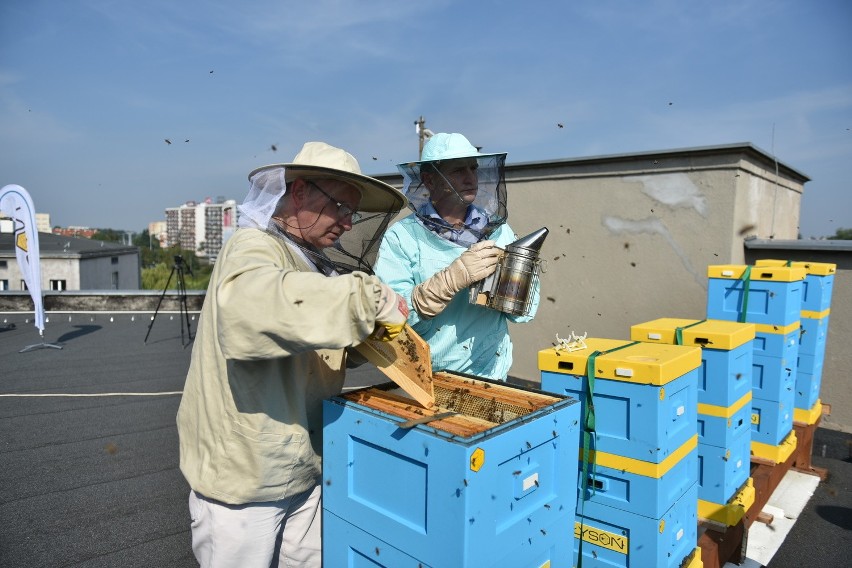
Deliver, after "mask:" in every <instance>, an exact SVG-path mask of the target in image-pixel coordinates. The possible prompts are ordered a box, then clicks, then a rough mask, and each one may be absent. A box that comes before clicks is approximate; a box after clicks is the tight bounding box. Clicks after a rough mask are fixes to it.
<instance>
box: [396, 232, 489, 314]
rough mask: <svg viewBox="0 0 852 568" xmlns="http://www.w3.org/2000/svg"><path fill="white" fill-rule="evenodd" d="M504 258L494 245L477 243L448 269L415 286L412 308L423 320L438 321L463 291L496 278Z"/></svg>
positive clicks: (483, 242) (412, 295) (487, 242)
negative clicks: (494, 274)
mask: <svg viewBox="0 0 852 568" xmlns="http://www.w3.org/2000/svg"><path fill="white" fill-rule="evenodd" d="M502 255H503V250H502V249H500V248H498V247H497V246H496V245H495V244H494V241H482V242H479V243H476V244H475V245H473V246H471V247H470V248H469V249H468V250H466V251H464V252H463V253H462V254H461V256H460V257H458V258H457V259H455V260H454V261H453V262H451V263H450V265H449V266H447V267H446V268H445V269H443V270H441V271H440V272H438V273H436V274H435V275H434V276H432V277H431V278H429V279H428V280H426V281H425V282H423V283H421V284H418V285H417V286H415V287H414V290H413V291H412V293H411V305H412V306H414V309H415V310H417V313H418V314H420V316H421V317H424V318H432V317H435V316H436V315H438V314H440V313H441V312H442V311H444V308H446V307H447V304H449V303H450V301H451V300H452V299H453V297H454V296H455V295H456V294H458V293H459V292H460V291H461V290H463V289H465V288H467V287H468V286H470V285H471V284H473V283H474V282H479V281H480V280H482V279H483V278H486V277H487V276H490V275H491V274H493V273H494V271H495V270H497V264H499V262H500V258H501V257H502Z"/></svg>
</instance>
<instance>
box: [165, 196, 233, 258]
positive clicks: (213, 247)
mask: <svg viewBox="0 0 852 568" xmlns="http://www.w3.org/2000/svg"><path fill="white" fill-rule="evenodd" d="M236 228H237V203H236V201H234V200H233V199H228V200H226V199H225V198H223V197H219V198H217V199H216V202H215V203H214V202H213V200H212V199H210V198H209V197H208V198H207V199H205V200H204V201H203V202H202V203H197V202H195V201H188V202H186V203H184V204H183V205H181V206H180V207H169V208H168V209H166V246H179V247H180V248H182V249H186V250H191V251H193V252H194V253H195V254H196V255H198V256H199V257H201V258H207V259H209V260H210V262H215V261H216V257H217V256H219V251H220V250H222V245H223V244H224V243H225V241H226V240H228V237H230V236H231V234H233V232H234V230H236Z"/></svg>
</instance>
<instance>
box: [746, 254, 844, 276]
mask: <svg viewBox="0 0 852 568" xmlns="http://www.w3.org/2000/svg"><path fill="white" fill-rule="evenodd" d="M754 265H755V266H787V261H786V260H777V259H770V258H764V259H762V260H756V261H755V262H754ZM791 266H795V267H796V268H804V269H805V272H807V273H808V274H813V275H814V276H831V275H832V274H834V273H835V272H837V265H836V264H834V263H832V262H793V263H792V264H791Z"/></svg>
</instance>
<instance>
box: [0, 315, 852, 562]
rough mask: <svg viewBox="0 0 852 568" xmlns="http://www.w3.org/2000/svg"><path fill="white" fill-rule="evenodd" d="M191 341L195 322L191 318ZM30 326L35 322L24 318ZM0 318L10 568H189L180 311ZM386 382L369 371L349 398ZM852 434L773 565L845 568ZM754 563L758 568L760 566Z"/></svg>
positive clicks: (3, 538)
mask: <svg viewBox="0 0 852 568" xmlns="http://www.w3.org/2000/svg"><path fill="white" fill-rule="evenodd" d="M190 316H191V317H192V318H193V319H192V320H191V325H192V330H193V332H194V331H195V328H196V324H197V314H194V313H192V314H190ZM27 317H29V321H26V319H27ZM150 318H151V314H150V313H147V314H126V313H122V314H109V313H105V312H101V313H73V314H68V313H59V314H56V313H54V314H48V322H47V324H46V329H45V337H44V341H45V342H46V343H50V344H58V345H61V346H62V347H63V348H62V349H61V350H59V349H53V348H38V349H34V350H32V351H28V352H25V353H20V352H19V351H20V350H21V349H23V348H25V347H27V346H29V345H40V344H41V340H40V338H39V335H38V331H37V330H36V328H35V327H34V326H33V324H32V315H31V314H29V315H28V314H20V313H18V314H2V313H0V361H2V363H0V519H2V522H0V566H2V567H7V566H8V567H13V566H14V567H21V566H85V567H113V566H122V567H135V566H139V567H141V566H146V567H150V566H157V567H161V566H163V567H165V566H169V567H184V566H186V567H190V566H197V563H196V562H195V559H194V557H193V555H192V550H191V545H190V542H191V538H190V530H189V516H188V512H187V497H188V492H189V487H188V486H187V484H186V482H185V481H184V479H183V476H182V475H181V473H180V471H179V469H178V442H177V431H176V427H175V415H176V413H177V408H178V404H179V402H180V391H181V389H182V388H183V382H184V377H185V375H186V371H187V368H188V366H189V360H190V354H191V350H192V346H191V345H187V346H186V347H184V345H182V343H188V338H187V340H185V341H183V342H182V340H181V325H180V319H179V318H178V314H173V313H168V312H160V313H158V315H157V317H156V319H155V320H154V323H153V325H151V328H150V336H149V337H148V340H147V342H145V341H144V339H145V335H146V333H147V332H148V328H149V324H150V323H151V319H150ZM381 382H386V379H385V378H384V376H383V375H382V374H381V373H379V372H378V370H377V369H376V368H375V367H372V366H371V365H364V366H363V367H361V368H359V369H355V370H352V371H350V372H349V374H348V376H347V382H346V384H347V388H353V387H358V386H366V385H369V384H375V383H381ZM851 438H852V437H850V435H849V434H843V433H840V432H833V431H829V430H823V429H819V430H818V431H817V437H816V441H815V443H814V454H815V455H814V458H813V463H814V465H816V466H819V467H825V468H828V469H829V471H830V473H831V477H830V478H829V479H828V480H827V481H825V482H822V483H820V484H819V486H818V487H817V488H816V490H815V493H814V495H813V497H812V498H810V500H809V501H808V502H807V505H806V506H805V508H804V510H803V511H802V512H801V515H800V516H799V520H798V522H796V523H795V525H794V526H793V527H792V530H791V531H790V533H789V535H788V536H787V538H786V539H785V540H784V542H783V544H782V545H781V546H780V548H779V549H778V550H777V552H776V553H775V555H774V557H773V558H772V561H771V562H770V563H769V566H770V567H772V568H776V567H777V568H781V567H787V566H820V567H832V566H847V565H848V563H847V561H848V559H849V558H850V557H852V538H850V535H852V532H850V531H852V483H850V480H852V458H850V450H852V446H850V439H851ZM751 566H758V564H755V563H752V564H751Z"/></svg>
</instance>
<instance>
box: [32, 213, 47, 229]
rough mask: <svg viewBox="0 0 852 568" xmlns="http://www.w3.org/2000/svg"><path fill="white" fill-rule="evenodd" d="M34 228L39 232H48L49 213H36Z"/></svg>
mask: <svg viewBox="0 0 852 568" xmlns="http://www.w3.org/2000/svg"><path fill="white" fill-rule="evenodd" d="M35 220H36V229H38V232H39V233H50V232H51V227H50V213H36V215H35Z"/></svg>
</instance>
